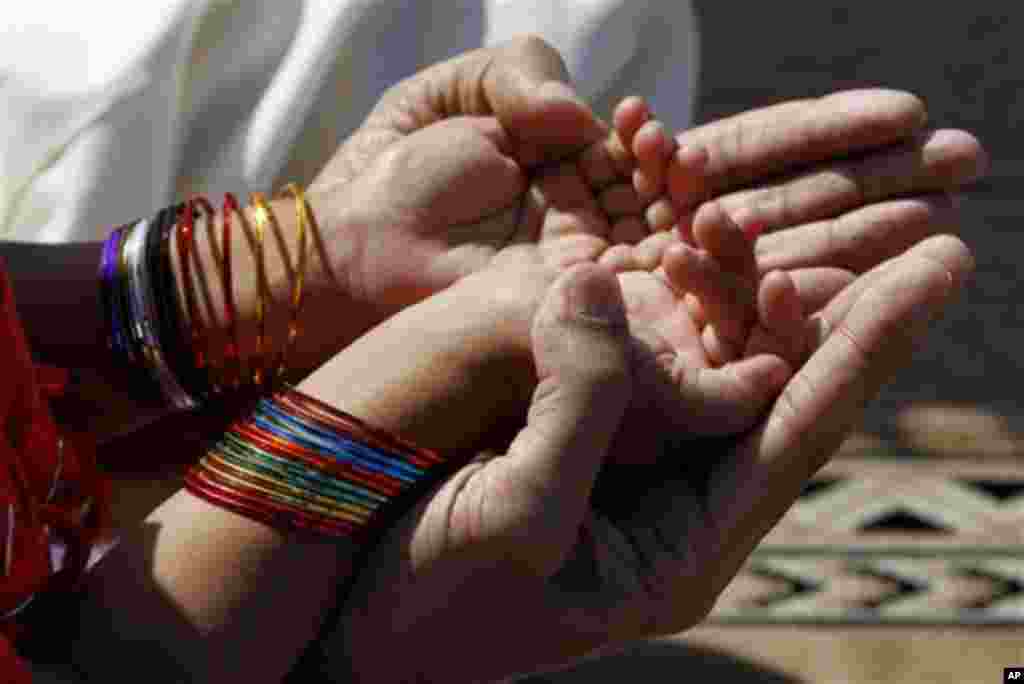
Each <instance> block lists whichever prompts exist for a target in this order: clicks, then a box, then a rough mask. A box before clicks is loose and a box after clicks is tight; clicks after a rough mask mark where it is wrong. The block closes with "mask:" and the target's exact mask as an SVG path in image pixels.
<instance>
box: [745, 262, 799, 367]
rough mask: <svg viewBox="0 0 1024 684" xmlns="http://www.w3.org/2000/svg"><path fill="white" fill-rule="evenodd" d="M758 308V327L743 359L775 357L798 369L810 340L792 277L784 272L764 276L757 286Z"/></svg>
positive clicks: (773, 272)
mask: <svg viewBox="0 0 1024 684" xmlns="http://www.w3.org/2000/svg"><path fill="white" fill-rule="evenodd" d="M757 308H758V325H757V327H756V328H755V329H754V331H753V332H752V333H751V336H750V339H749V341H748V342H747V348H746V351H745V353H744V356H756V355H758V354H774V355H776V356H781V357H782V358H784V359H785V360H786V361H788V362H789V364H790V365H791V366H793V367H794V368H799V367H800V366H801V365H802V364H803V362H804V355H805V354H806V352H807V349H808V347H809V343H810V340H809V337H808V333H809V328H808V326H807V325H806V318H805V316H804V311H803V302H802V301H801V300H800V294H799V292H798V291H797V288H796V283H795V282H794V280H793V277H792V276H791V275H790V274H789V273H787V272H785V271H772V272H771V273H769V274H768V275H766V276H765V277H764V278H763V279H762V280H761V283H760V285H759V287H758V292H757Z"/></svg>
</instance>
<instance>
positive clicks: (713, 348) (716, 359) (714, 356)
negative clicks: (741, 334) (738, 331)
mask: <svg viewBox="0 0 1024 684" xmlns="http://www.w3.org/2000/svg"><path fill="white" fill-rule="evenodd" d="M734 339H735V338H734ZM700 341H701V344H703V345H704V353H705V354H706V355H707V358H708V362H709V363H710V364H711V366H712V367H714V368H718V367H720V366H724V365H725V364H727V363H729V362H730V361H735V360H736V359H738V358H740V355H741V353H742V351H743V349H742V347H739V346H737V345H738V344H740V341H739V340H738V339H735V341H730V340H729V338H727V337H725V336H723V335H722V334H721V333H719V332H718V328H717V327H716V326H715V324H714V323H713V322H712V323H710V324H708V325H706V326H705V327H704V330H702V331H701V333H700Z"/></svg>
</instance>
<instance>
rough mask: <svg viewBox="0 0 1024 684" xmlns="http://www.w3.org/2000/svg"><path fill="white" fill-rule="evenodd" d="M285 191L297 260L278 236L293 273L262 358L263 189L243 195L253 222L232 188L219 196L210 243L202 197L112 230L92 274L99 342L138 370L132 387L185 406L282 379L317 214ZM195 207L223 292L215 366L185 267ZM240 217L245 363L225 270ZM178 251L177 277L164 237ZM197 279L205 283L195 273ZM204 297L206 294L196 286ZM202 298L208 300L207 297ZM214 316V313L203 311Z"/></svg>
mask: <svg viewBox="0 0 1024 684" xmlns="http://www.w3.org/2000/svg"><path fill="white" fill-rule="evenodd" d="M283 194H285V195H291V196H292V197H293V198H294V200H295V211H296V228H297V232H298V258H297V259H296V260H294V263H293V260H292V258H291V255H290V253H289V251H288V248H287V244H286V243H285V242H284V239H283V237H281V236H280V234H278V238H279V242H280V244H281V246H282V251H283V258H284V259H285V261H286V262H287V264H286V265H287V269H288V272H289V276H290V277H291V293H290V297H289V315H288V328H287V337H286V338H285V339H284V343H283V345H282V348H281V350H280V352H279V353H278V354H277V355H276V356H275V357H274V358H273V359H271V358H270V351H271V350H270V346H271V345H270V343H269V339H268V333H267V326H268V318H269V308H268V307H269V306H271V305H272V304H273V302H272V295H271V293H270V292H269V282H268V275H267V263H266V255H265V244H264V243H265V241H266V239H267V236H266V234H267V226H268V224H269V225H271V226H272V227H274V228H275V230H278V233H280V231H279V229H278V228H277V226H276V220H275V216H274V214H273V209H272V208H271V207H270V205H269V204H268V203H267V201H266V199H265V198H264V196H263V194H262V193H252V195H251V208H252V214H251V220H252V221H253V225H254V226H255V230H253V229H252V228H253V226H251V225H250V224H249V220H250V216H249V214H248V213H246V212H243V211H242V210H241V209H240V208H239V206H238V202H237V200H236V199H235V197H234V196H233V195H231V194H230V193H228V194H226V195H225V196H224V204H223V224H222V228H223V232H222V238H221V240H220V245H219V246H218V243H217V240H216V238H215V230H216V210H215V209H214V207H213V206H212V205H211V204H210V202H209V201H207V200H206V199H205V198H204V197H202V196H195V197H192V198H191V199H189V200H188V201H187V202H185V203H183V204H181V205H177V206H174V207H168V208H167V209H165V210H163V211H161V212H159V213H157V214H156V215H155V216H154V217H152V218H150V219H143V220H139V221H136V222H134V223H131V224H126V225H124V226H120V227H118V228H116V229H115V230H113V231H112V232H111V234H110V236H109V237H108V238H107V240H106V242H105V243H104V245H103V249H102V253H101V259H100V264H99V268H98V280H99V286H100V301H101V306H102V308H103V317H104V321H105V323H106V338H107V345H108V347H109V348H110V349H111V351H112V352H113V353H114V354H117V355H119V356H121V357H123V358H124V359H126V360H127V361H128V363H129V364H130V365H132V366H134V367H136V368H138V369H139V370H140V371H142V372H139V373H136V374H134V375H133V378H138V388H139V390H140V391H141V390H143V387H145V391H147V392H152V393H154V394H156V393H159V394H161V395H162V396H163V397H164V399H165V401H166V402H167V403H168V404H169V405H170V406H172V407H174V408H192V407H194V406H197V405H198V403H200V402H203V401H205V400H206V399H208V398H209V397H210V396H212V395H215V394H219V393H221V392H223V391H224V390H225V389H227V388H228V387H231V388H239V387H240V386H241V385H242V384H243V383H244V382H245V381H243V378H247V379H248V382H250V383H251V384H252V385H253V386H254V387H256V388H264V389H269V388H271V387H272V386H273V384H274V383H276V382H278V381H279V380H280V379H282V376H284V375H285V374H286V373H287V370H288V361H289V358H290V356H291V355H292V354H293V353H294V350H295V347H296V344H297V340H298V339H299V336H300V334H301V328H300V315H301V311H302V305H303V301H304V294H305V292H304V290H305V284H306V271H307V267H308V261H309V258H310V255H309V248H310V245H309V240H310V232H311V231H315V230H316V224H315V217H314V216H313V214H312V212H311V211H310V208H309V205H308V203H307V202H306V199H305V196H304V194H303V192H302V190H301V189H300V188H299V187H298V186H296V185H294V184H291V185H288V186H286V187H285V189H284V190H283ZM197 211H199V212H202V214H203V216H204V217H205V220H206V224H205V226H206V230H207V235H208V237H209V242H210V249H211V250H212V252H213V256H214V260H215V263H216V265H217V268H218V273H219V280H220V285H221V289H222V294H223V296H224V317H225V325H226V341H225V344H224V352H223V365H221V364H218V363H216V362H215V360H216V359H219V358H221V357H220V356H218V355H217V354H216V353H215V351H216V350H215V349H214V348H213V347H212V346H211V345H212V343H213V342H214V339H213V338H212V337H211V335H210V333H211V332H212V330H211V329H210V326H209V325H208V324H207V322H206V320H205V319H204V317H203V315H202V312H201V311H200V308H201V307H200V302H199V301H198V299H199V298H198V297H197V292H196V285H195V281H194V279H193V277H194V276H196V275H202V274H197V273H194V272H193V268H194V266H196V265H198V263H199V262H198V261H197V258H198V256H199V255H198V253H197V240H196V231H197V230H201V229H202V228H201V227H200V226H198V225H197V223H196V221H197V220H198V219H197ZM236 217H237V219H238V220H239V221H241V222H242V227H243V229H244V230H245V232H246V234H247V237H248V239H249V240H248V241H249V245H250V247H251V248H252V250H253V255H254V259H255V264H256V268H255V270H256V278H257V292H258V295H257V306H256V319H257V320H256V326H257V333H256V338H257V339H256V352H255V354H254V356H255V358H254V359H252V360H251V362H249V363H246V364H245V365H246V366H248V367H249V368H248V370H249V371H250V372H249V373H248V374H246V372H245V369H243V359H242V353H241V349H242V345H241V344H240V342H239V332H238V311H237V308H236V303H235V296H234V283H233V267H232V254H231V252H232V249H231V244H232V234H231V232H232V225H233V220H234V219H235V218H236ZM172 240H174V241H175V245H176V246H177V250H178V259H179V266H180V275H181V278H180V282H179V281H178V280H177V279H176V278H175V275H174V271H173V268H172V252H173V250H172V247H171V245H172V243H171V241H172ZM200 283H201V284H203V285H205V281H204V280H201V279H200ZM202 294H203V296H204V297H205V296H206V294H207V293H206V290H205V289H204V290H203V292H202ZM207 304H209V302H208V301H207ZM211 316H212V317H213V318H214V319H217V316H216V314H213V313H211Z"/></svg>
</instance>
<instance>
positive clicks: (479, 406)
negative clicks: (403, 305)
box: [300, 276, 536, 455]
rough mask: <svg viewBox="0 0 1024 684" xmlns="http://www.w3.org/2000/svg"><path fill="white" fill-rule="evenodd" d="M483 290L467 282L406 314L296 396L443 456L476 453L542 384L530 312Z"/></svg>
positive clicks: (479, 283)
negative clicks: (536, 369) (533, 354)
mask: <svg viewBox="0 0 1024 684" xmlns="http://www.w3.org/2000/svg"><path fill="white" fill-rule="evenodd" d="M486 285H487V283H486V281H485V280H484V279H482V278H478V277H476V276H474V277H471V278H467V279H466V280H465V281H462V282H460V283H458V284H457V285H455V286H452V287H451V288H449V289H447V290H445V291H443V292H441V293H438V294H437V295H435V296H433V297H431V298H429V299H426V300H424V301H423V302H421V303H419V304H416V305H414V306H411V307H409V308H407V309H405V310H403V311H402V312H401V313H400V314H398V315H396V316H394V317H392V318H390V319H388V320H387V321H385V322H384V323H382V324H381V325H379V326H378V327H376V328H374V329H373V330H372V331H370V332H369V333H367V334H366V335H365V336H363V337H362V338H360V339H359V340H357V341H356V342H355V343H353V344H352V345H351V346H350V347H348V348H346V349H345V350H344V351H342V352H341V353H340V354H338V355H337V356H336V357H335V358H334V359H332V360H331V361H330V362H328V363H327V364H325V365H324V366H322V367H321V368H320V369H319V370H317V371H316V372H315V373H314V374H312V375H311V376H310V377H309V378H307V380H306V381H305V382H304V383H303V384H302V385H301V387H300V389H302V391H304V392H306V393H308V394H310V395H312V396H314V397H316V398H317V399H320V400H321V401H324V402H325V403H328V404H330V405H333V406H336V407H338V408H341V409H342V410H344V411H346V412H348V413H351V414H352V415H355V416H357V417H359V418H361V419H362V420H365V421H366V422H367V423H370V424H371V425H373V426H375V427H378V428H380V429H383V430H386V431H389V432H394V433H397V434H400V435H402V436H403V437H405V438H407V439H409V440H411V441H413V442H416V443H418V444H420V445H422V446H425V447H428V448H431V449H434V450H436V451H438V452H441V453H445V454H448V455H451V454H453V453H455V452H464V451H465V450H473V449H477V448H480V447H481V445H482V443H483V441H485V440H486V439H487V438H488V437H489V436H490V435H492V433H493V430H494V429H495V428H497V427H499V426H500V425H501V424H503V423H504V422H505V421H506V420H511V419H519V418H521V416H522V412H523V411H524V410H525V407H526V405H527V403H528V400H529V396H530V394H531V393H532V391H533V386H534V384H535V382H536V381H535V374H534V371H533V364H532V357H531V356H530V355H529V343H528V336H529V325H530V321H529V319H528V318H527V317H526V311H527V310H528V308H529V307H526V306H523V305H522V304H521V303H520V302H518V301H513V298H512V297H511V296H510V292H511V291H510V290H503V289H501V288H490V289H489V288H487V287H486ZM524 335H525V337H526V340H525V344H524V339H523V338H524ZM524 349H525V351H526V353H525V354H524V353H523V351H524Z"/></svg>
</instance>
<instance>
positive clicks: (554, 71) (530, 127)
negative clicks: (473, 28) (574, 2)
mask: <svg viewBox="0 0 1024 684" xmlns="http://www.w3.org/2000/svg"><path fill="white" fill-rule="evenodd" d="M493 50H494V51H493V53H492V54H491V55H490V57H491V62H490V64H489V68H488V69H487V71H486V74H485V77H484V79H483V84H482V86H483V87H482V90H483V91H484V93H485V98H486V99H487V101H488V102H489V105H490V109H491V111H493V112H494V115H495V116H497V118H498V120H499V121H500V122H501V124H502V126H504V127H505V129H506V130H507V131H508V132H509V134H510V135H511V136H512V137H513V138H514V139H515V140H516V142H517V143H518V148H519V149H518V153H517V161H518V162H519V163H520V164H523V165H524V166H535V165H537V164H540V163H550V162H552V161H555V160H558V159H561V158H563V157H565V156H568V155H570V154H573V153H575V152H578V151H579V150H582V149H583V148H584V147H586V146H587V145H589V144H591V143H593V142H595V141H597V140H598V139H600V138H601V137H602V136H603V135H605V134H607V126H606V125H605V124H604V123H603V122H602V121H601V120H600V119H599V118H598V117H597V116H596V115H595V114H594V112H593V110H592V109H591V108H590V107H589V106H588V105H587V104H586V103H585V102H584V101H583V100H582V99H581V98H580V97H579V96H578V95H577V94H576V93H575V91H574V90H573V88H572V87H571V84H570V83H569V74H568V71H567V69H566V68H565V64H564V62H563V61H562V58H561V56H560V55H559V54H558V51H557V50H555V49H554V48H553V47H551V46H550V45H548V44H547V43H545V42H544V41H543V40H540V39H539V38H536V37H526V38H520V39H516V40H513V41H510V42H508V43H505V44H503V45H500V46H498V47H496V48H494V49H493Z"/></svg>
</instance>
